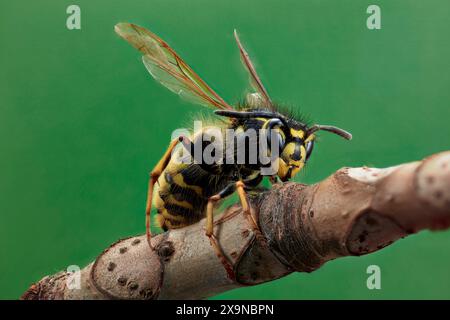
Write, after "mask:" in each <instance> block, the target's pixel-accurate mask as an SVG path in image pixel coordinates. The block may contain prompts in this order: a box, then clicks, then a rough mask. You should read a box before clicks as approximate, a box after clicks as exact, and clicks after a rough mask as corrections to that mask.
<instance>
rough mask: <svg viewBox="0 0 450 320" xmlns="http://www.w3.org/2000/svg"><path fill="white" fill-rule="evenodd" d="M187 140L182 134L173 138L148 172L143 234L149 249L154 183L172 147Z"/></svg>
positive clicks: (168, 157) (163, 167) (167, 160)
mask: <svg viewBox="0 0 450 320" xmlns="http://www.w3.org/2000/svg"><path fill="white" fill-rule="evenodd" d="M185 141H189V139H188V138H186V137H184V136H180V137H179V138H177V139H174V140H172V141H171V142H170V145H169V147H168V148H167V150H166V152H165V153H164V155H163V156H162V158H161V159H160V160H159V162H158V163H157V164H156V166H155V167H154V168H153V170H152V171H151V172H150V179H149V181H148V191H147V203H146V206H145V234H146V235H147V242H148V245H149V246H150V248H151V249H153V246H152V243H151V239H152V233H151V230H150V223H151V222H150V213H151V211H152V201H153V189H154V186H155V183H156V182H157V181H158V178H159V177H160V176H161V173H162V172H163V171H164V169H165V168H166V167H167V164H168V163H169V161H170V159H171V156H172V152H173V149H175V147H176V146H177V144H178V143H179V142H185Z"/></svg>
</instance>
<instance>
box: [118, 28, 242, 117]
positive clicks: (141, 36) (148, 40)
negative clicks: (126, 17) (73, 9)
mask: <svg viewBox="0 0 450 320" xmlns="http://www.w3.org/2000/svg"><path fill="white" fill-rule="evenodd" d="M114 30H115V31H116V33H117V34H118V35H119V36H121V37H122V38H124V39H125V40H126V41H128V42H129V43H130V44H131V45H132V46H133V47H135V48H136V49H138V50H139V51H140V52H142V54H143V57H142V60H143V62H144V65H145V67H146V68H147V70H148V71H149V73H150V74H151V75H152V76H153V78H155V79H156V80H157V81H159V82H160V83H161V84H162V85H164V86H165V87H167V88H168V89H169V90H171V91H172V92H174V93H176V94H178V95H180V96H181V97H183V98H185V99H187V100H190V101H192V102H196V103H199V104H201V105H204V106H208V107H212V108H216V109H227V110H233V107H231V106H230V105H229V104H228V103H226V102H225V101H224V100H223V99H222V98H221V97H220V96H219V95H218V94H217V93H216V92H214V90H213V89H211V88H210V87H209V86H208V85H207V84H206V83H205V82H204V81H203V80H202V79H201V78H200V77H199V76H198V75H197V74H196V73H195V72H194V71H193V70H192V69H191V68H190V67H189V66H188V65H187V64H186V63H185V62H184V61H183V59H181V58H180V56H179V55H178V54H177V53H176V52H175V51H174V50H173V49H172V48H171V47H170V46H169V45H168V44H167V43H166V42H165V41H164V40H162V39H161V38H159V37H158V36H157V35H155V34H154V33H152V32H151V31H149V30H147V29H145V28H142V27H140V26H137V25H135V24H132V23H118V24H117V25H116V26H115V27H114Z"/></svg>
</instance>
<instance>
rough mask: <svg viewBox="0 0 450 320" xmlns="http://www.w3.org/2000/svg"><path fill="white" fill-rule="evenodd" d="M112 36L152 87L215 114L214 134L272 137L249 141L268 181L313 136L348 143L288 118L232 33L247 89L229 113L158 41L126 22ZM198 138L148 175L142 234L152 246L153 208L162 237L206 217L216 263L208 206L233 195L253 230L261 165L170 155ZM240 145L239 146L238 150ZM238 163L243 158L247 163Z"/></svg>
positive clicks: (287, 167) (305, 153)
mask: <svg viewBox="0 0 450 320" xmlns="http://www.w3.org/2000/svg"><path fill="white" fill-rule="evenodd" d="M115 31H116V32H117V33H118V34H119V36H121V37H122V38H124V39H125V40H126V41H128V42H129V43H130V44H131V45H132V46H133V47H135V48H136V49H138V50H139V51H140V52H141V53H142V60H143V63H144V65H145V67H146V68H147V70H148V72H149V73H150V74H151V75H152V76H153V78H155V79H156V80H157V81H158V82H159V83H161V84H162V85H163V86H165V87H167V88H168V89H169V90H171V91H173V92H174V93H176V94H178V95H180V96H181V97H183V98H186V99H188V100H191V101H193V102H197V103H198V104H201V105H204V106H207V107H211V108H213V109H215V114H216V115H217V116H219V117H220V121H219V124H218V126H219V128H220V129H232V130H234V132H236V136H239V135H245V134H246V132H247V131H249V130H250V129H253V130H259V129H266V130H271V131H272V132H274V133H275V134H270V135H267V136H266V137H262V136H261V135H258V136H257V139H267V140H268V141H267V143H268V145H270V147H269V149H268V150H266V151H265V152H267V153H269V154H276V159H275V160H276V164H277V170H276V171H275V172H273V173H272V174H271V175H270V176H269V178H270V181H271V182H272V183H276V182H277V181H278V179H280V180H281V181H283V182H284V181H288V180H289V179H292V178H293V177H294V176H295V175H296V174H297V173H298V172H299V171H300V170H301V169H302V168H303V167H304V166H305V164H306V162H307V161H308V160H309V158H310V156H311V153H312V151H313V148H314V143H315V139H316V136H315V133H316V132H317V131H319V130H324V131H328V132H332V133H334V134H337V135H339V136H341V137H343V138H345V139H348V140H350V139H351V138H352V136H351V134H350V133H348V132H347V131H345V130H342V129H340V128H337V127H334V126H328V125H318V124H314V125H312V126H308V125H307V124H306V123H305V122H304V121H303V120H302V119H301V118H299V117H295V116H292V115H291V114H290V112H288V111H286V110H284V109H282V108H280V107H279V106H278V105H277V104H275V103H273V102H272V100H271V98H270V97H269V94H268V92H267V90H266V88H265V87H264V85H263V83H262V82H261V79H260V77H259V76H258V74H257V73H256V70H255V67H254V65H253V63H252V61H251V59H250V57H249V55H248V53H247V51H246V50H245V48H244V47H243V45H242V43H241V41H240V39H239V37H238V34H237V32H236V30H235V31H234V37H235V40H236V43H237V46H238V49H239V53H240V57H241V60H242V62H243V65H244V66H245V69H246V70H247V71H248V74H249V77H250V83H251V85H252V88H253V90H254V92H252V93H250V94H248V95H247V99H246V101H245V102H244V103H241V104H240V105H238V106H236V107H233V106H231V105H230V104H228V103H227V102H225V101H224V100H223V99H222V98H221V97H220V96H219V95H218V94H217V93H216V92H215V91H214V90H213V89H211V87H210V86H208V85H207V84H206V83H205V82H204V81H203V80H202V79H201V78H200V77H199V76H198V75H197V74H196V73H195V72H194V71H193V70H192V69H191V68H190V67H189V66H188V65H187V63H186V62H184V61H183V59H181V58H180V56H179V55H178V54H177V53H176V52H175V51H174V50H173V49H172V48H171V47H170V46H169V45H168V44H167V43H166V42H165V41H164V40H162V39H161V38H159V37H158V36H157V35H155V34H154V33H152V32H151V31H149V30H147V29H145V28H143V27H140V26H137V25H134V24H130V23H119V24H117V25H116V26H115ZM205 135H206V129H202V130H200V132H194V133H193V134H192V135H191V136H181V137H179V138H177V139H174V140H173V141H172V142H171V143H170V145H169V147H168V148H167V151H166V152H165V153H164V155H163V156H162V158H161V159H160V161H159V162H158V163H157V164H156V166H155V167H154V168H153V170H152V171H151V173H150V179H149V183H148V194H147V203H146V235H147V239H148V242H149V245H150V247H151V248H153V247H152V244H151V241H150V240H151V231H150V227H151V226H150V213H151V209H152V204H153V205H154V206H155V207H156V209H157V215H156V223H157V225H158V226H159V227H161V228H162V229H163V230H164V231H166V230H168V229H176V228H182V227H185V226H188V225H191V224H193V223H196V222H198V221H200V220H201V219H203V218H204V217H205V216H206V235H207V236H208V237H209V238H210V239H211V243H212V244H213V247H214V249H215V251H216V253H217V255H218V256H219V258H221V259H222V261H224V260H223V253H222V252H221V250H220V248H219V246H218V243H217V241H216V239H215V237H214V234H213V213H214V208H216V207H217V206H218V204H219V203H220V202H221V200H223V199H224V198H226V197H227V196H229V195H231V194H233V193H234V192H237V194H238V196H239V199H240V202H241V205H242V209H243V213H244V214H245V215H246V217H247V218H248V219H249V221H250V222H251V223H252V225H253V226H255V227H256V228H258V224H257V219H255V217H254V216H253V215H252V213H251V210H250V206H249V201H248V197H247V192H252V191H254V190H257V189H258V186H259V185H260V184H261V182H262V179H263V174H262V169H263V166H264V165H263V164H262V162H261V161H256V162H253V163H249V162H247V161H243V162H242V161H241V163H237V162H234V161H231V163H230V161H224V160H227V159H220V160H223V161H217V162H215V163H209V164H208V163H200V162H198V161H191V162H188V163H186V162H183V161H180V159H179V157H180V154H181V151H182V150H181V149H183V148H182V147H180V148H179V149H178V152H177V149H176V147H177V146H178V145H179V144H181V145H182V146H184V148H185V149H186V150H189V153H188V156H189V157H193V152H192V149H193V148H196V147H199V148H201V149H202V150H204V149H205V148H207V146H208V143H205V139H204V138H205ZM236 136H234V137H233V140H234V139H236ZM224 140H226V139H223V141H222V143H224V142H225V141H224ZM253 143H258V141H257V142H253ZM248 147H250V145H249V142H248V141H247V144H246V147H245V148H248ZM245 148H244V149H245ZM275 151H276V152H275ZM257 152H258V151H257ZM232 158H233V157H232ZM245 159H246V160H248V157H246V158H245Z"/></svg>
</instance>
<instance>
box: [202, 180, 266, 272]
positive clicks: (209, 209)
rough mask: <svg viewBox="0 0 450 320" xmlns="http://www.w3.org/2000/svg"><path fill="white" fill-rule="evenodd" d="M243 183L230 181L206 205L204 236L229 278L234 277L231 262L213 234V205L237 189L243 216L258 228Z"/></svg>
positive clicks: (253, 226)
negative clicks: (207, 238) (209, 242)
mask: <svg viewBox="0 0 450 320" xmlns="http://www.w3.org/2000/svg"><path fill="white" fill-rule="evenodd" d="M244 187H245V184H244V182H242V181H238V182H236V183H231V184H229V185H228V186H226V187H225V188H224V189H223V190H222V191H220V192H219V193H218V194H216V195H214V196H211V197H210V198H209V199H208V204H207V205H206V236H207V237H209V239H210V241H211V244H212V246H213V249H214V251H215V252H216V255H217V256H218V257H219V259H220V261H221V262H222V264H223V266H224V267H225V270H226V271H227V273H228V275H229V276H230V278H232V279H234V271H233V264H232V263H231V262H230V261H229V260H228V258H227V257H226V256H225V254H224V253H223V250H222V248H221V247H220V246H219V244H218V241H217V238H216V237H215V236H214V205H215V204H216V203H217V201H219V200H221V199H223V198H225V197H227V196H229V195H231V194H232V193H233V192H235V191H237V192H238V195H239V199H240V202H241V206H242V211H243V214H244V215H245V217H246V218H247V219H248V221H249V222H250V224H251V225H252V228H253V229H254V230H259V228H258V224H257V223H256V222H255V219H254V218H253V216H252V214H251V212H250V206H249V202H248V200H247V196H246V192H245V190H244Z"/></svg>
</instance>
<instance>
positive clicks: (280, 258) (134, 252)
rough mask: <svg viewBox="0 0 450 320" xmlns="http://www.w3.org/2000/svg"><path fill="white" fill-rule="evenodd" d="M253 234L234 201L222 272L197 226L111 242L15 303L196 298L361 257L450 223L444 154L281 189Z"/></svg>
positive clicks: (221, 230)
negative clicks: (77, 271) (77, 280)
mask: <svg viewBox="0 0 450 320" xmlns="http://www.w3.org/2000/svg"><path fill="white" fill-rule="evenodd" d="M251 203H252V210H253V214H254V215H255V216H257V219H258V223H259V228H260V232H259V231H258V230H253V229H252V226H251V224H250V223H249V222H248V220H247V219H246V218H245V217H244V215H243V214H242V213H241V209H240V206H239V205H234V206H232V207H229V208H228V209H226V210H225V211H224V212H223V213H222V214H221V215H220V216H218V217H217V218H216V222H215V234H216V236H217V238H218V240H219V243H220V244H221V247H222V249H223V251H224V252H225V254H226V255H227V257H228V259H229V260H231V261H232V262H233V264H234V268H233V270H226V269H225V268H224V267H223V265H222V264H221V263H220V261H219V259H218V258H217V256H216V255H215V253H214V250H213V249H212V247H211V244H210V242H209V239H208V238H207V237H206V236H205V232H204V224H205V222H204V221H203V220H202V221H200V222H199V223H197V224H195V225H192V226H189V227H186V228H183V229H179V230H172V231H169V232H166V233H164V234H161V235H158V236H156V237H154V238H153V240H152V241H153V244H154V246H156V247H157V250H156V251H151V250H149V247H148V244H147V242H146V240H145V237H144V236H138V237H131V238H127V239H123V240H119V241H118V242H116V243H114V244H112V245H111V246H110V247H109V248H107V249H106V250H105V251H104V252H103V253H101V254H100V255H99V256H98V258H97V259H96V261H94V262H93V263H91V264H89V265H88V266H86V267H85V268H84V269H83V270H82V271H81V287H80V288H79V289H73V288H71V285H70V279H69V278H71V277H74V276H76V275H74V274H69V273H67V272H60V273H58V274H56V275H52V276H47V277H44V278H43V279H42V280H40V281H39V282H37V283H36V284H33V285H32V286H31V287H30V288H29V289H28V290H27V291H26V292H25V293H24V295H23V296H22V299H199V298H206V297H210V296H213V295H216V294H218V293H221V292H224V291H227V290H230V289H233V288H237V287H242V286H250V285H256V284H259V283H263V282H266V281H271V280H274V279H277V278H280V277H283V276H285V275H287V274H289V273H291V272H294V271H297V272H312V271H314V270H316V269H318V268H320V266H322V265H323V264H324V263H325V262H327V261H330V260H332V259H336V258H339V257H344V256H349V255H363V254H368V253H371V252H374V251H377V250H380V249H382V248H384V247H385V246H387V245H389V244H391V243H393V242H394V241H396V240H398V239H400V238H402V237H405V236H407V235H409V234H412V233H416V232H418V231H420V230H423V229H431V230H440V229H446V228H448V227H449V226H450V152H442V153H439V154H435V155H433V156H431V157H429V158H426V159H424V160H422V161H417V162H412V163H407V164H402V165H399V166H395V167H390V168H385V169H376V168H367V167H362V168H342V169H340V170H338V171H337V172H336V173H334V174H333V175H331V176H330V177H329V178H327V179H325V180H324V181H322V182H320V183H317V184H314V185H309V186H308V185H303V184H297V183H285V184H278V185H275V186H273V187H272V189H271V190H270V191H267V192H264V193H262V194H260V195H258V196H257V197H255V198H252V199H251Z"/></svg>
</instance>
